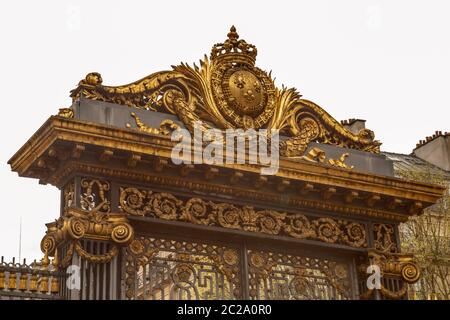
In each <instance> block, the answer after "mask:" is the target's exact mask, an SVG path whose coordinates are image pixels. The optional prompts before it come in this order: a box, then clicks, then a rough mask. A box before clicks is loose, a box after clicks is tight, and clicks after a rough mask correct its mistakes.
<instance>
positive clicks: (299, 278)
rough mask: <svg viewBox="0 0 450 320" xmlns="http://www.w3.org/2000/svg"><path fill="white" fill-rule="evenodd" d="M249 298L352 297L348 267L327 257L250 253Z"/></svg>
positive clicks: (312, 298) (340, 298)
mask: <svg viewBox="0 0 450 320" xmlns="http://www.w3.org/2000/svg"><path fill="white" fill-rule="evenodd" d="M247 254H248V261H249V267H250V268H249V288H250V290H249V293H250V298H251V299H258V300H272V299H278V300H279V299H283V300H284V299H287V300H294V299H295V300H297V299H299V300H304V299H307V300H316V299H321V300H346V299H350V298H352V292H351V286H350V283H351V282H350V268H349V264H347V263H343V262H337V261H332V260H329V259H326V258H311V257H305V256H298V255H290V254H282V253H274V252H265V251H254V250H249V251H248V252H247Z"/></svg>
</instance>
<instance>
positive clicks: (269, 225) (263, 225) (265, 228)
mask: <svg viewBox="0 0 450 320" xmlns="http://www.w3.org/2000/svg"><path fill="white" fill-rule="evenodd" d="M257 213H258V221H259V226H260V230H261V232H264V233H268V234H273V235H275V234H279V233H280V230H281V227H282V219H284V217H285V216H286V214H285V213H280V212H276V211H273V210H263V211H258V212H257Z"/></svg>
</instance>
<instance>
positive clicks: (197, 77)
mask: <svg viewBox="0 0 450 320" xmlns="http://www.w3.org/2000/svg"><path fill="white" fill-rule="evenodd" d="M256 55H257V49H256V47H255V46H254V45H252V44H249V43H247V42H246V41H245V40H242V39H239V35H238V34H237V32H236V28H235V27H234V26H233V27H232V28H231V29H230V32H229V33H228V38H227V39H226V40H225V41H224V42H223V43H218V44H215V45H214V46H213V48H212V50H211V55H210V58H208V57H206V56H205V57H204V59H203V60H201V61H200V66H196V65H195V64H194V66H193V67H191V66H189V65H187V64H184V63H182V64H180V65H178V66H174V67H173V70H172V71H162V72H157V73H154V74H152V75H149V76H148V77H145V78H143V79H141V80H138V81H136V82H133V83H130V84H128V85H123V86H115V87H112V86H104V85H103V79H102V77H101V75H100V74H99V73H95V72H93V73H90V74H88V75H87V76H86V78H85V79H84V80H82V81H80V83H79V85H78V87H77V88H76V89H74V90H72V91H71V97H72V99H73V100H74V101H75V100H77V99H80V98H81V97H84V98H87V99H92V100H99V101H106V102H112V103H116V104H121V105H127V106H130V107H135V108H139V109H144V110H152V111H158V112H165V113H170V114H174V115H176V116H177V117H178V118H179V119H180V121H181V122H182V123H183V124H184V125H185V126H186V128H187V129H188V130H190V131H191V132H193V130H194V123H195V122H196V121H201V123H202V128H201V129H202V130H207V129H212V128H217V129H221V130H225V129H231V128H242V129H250V128H252V129H269V130H270V129H275V130H280V133H281V134H282V135H284V136H285V137H286V139H284V141H283V142H282V143H281V148H280V150H281V154H282V155H283V156H286V157H294V156H301V155H303V153H304V152H305V150H306V148H307V146H308V143H310V142H313V141H315V142H321V143H326V144H334V145H338V146H341V147H345V148H350V149H358V150H363V151H368V152H373V153H379V151H380V150H379V147H380V145H381V143H380V142H378V141H375V140H374V134H373V132H372V131H370V130H368V129H363V130H361V131H360V132H359V133H358V134H354V133H352V132H350V131H349V130H347V129H346V128H345V127H344V126H343V125H342V124H341V123H339V122H338V121H336V120H335V119H334V118H333V117H331V116H330V115H329V114H328V113H327V112H325V111H324V110H323V109H322V108H321V107H319V106H318V105H316V104H314V103H313V102H311V101H308V100H305V99H301V95H300V94H299V93H298V92H297V91H296V90H295V89H294V88H291V89H287V88H284V87H283V88H282V89H281V90H280V89H278V88H276V87H275V84H274V80H273V79H272V77H271V74H270V73H266V72H265V71H263V70H261V69H259V68H258V67H256V66H255V61H256ZM136 120H137V119H136ZM140 128H141V130H142V128H146V126H145V124H143V123H142V124H141V126H140ZM144 131H145V129H144Z"/></svg>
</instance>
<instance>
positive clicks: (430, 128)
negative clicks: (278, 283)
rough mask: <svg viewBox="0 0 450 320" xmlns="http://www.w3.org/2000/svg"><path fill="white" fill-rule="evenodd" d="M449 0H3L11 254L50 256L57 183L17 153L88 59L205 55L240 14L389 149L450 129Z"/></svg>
mask: <svg viewBox="0 0 450 320" xmlns="http://www.w3.org/2000/svg"><path fill="white" fill-rule="evenodd" d="M449 15H450V2H449V1H411V0H409V1H374V0H372V1H367V0H366V1H364V0H355V1H342V0H341V1H335V0H334V1H333V0H332V1H317V0H315V1H281V0H276V1H275V0H271V1H243V0H239V1H230V0H227V1H221V2H219V1H186V0H183V1H146V2H144V1H130V0H128V1H120V2H118V1H111V0H110V1H95V2H94V1H61V0H59V1H42V0H41V1H20V0H15V1H5V2H2V4H1V7H0V34H1V38H0V39H1V49H0V58H1V59H0V70H1V72H0V90H1V96H2V98H1V107H0V115H1V119H2V123H1V125H0V132H1V137H2V138H1V149H0V150H1V151H0V181H1V182H0V204H1V209H0V215H1V216H0V225H1V229H0V255H5V257H6V258H7V259H10V258H11V257H12V256H18V242H19V241H18V239H19V217H20V216H22V219H23V239H22V257H27V258H38V257H39V258H40V257H41V253H40V250H39V242H40V240H41V238H42V236H43V235H44V231H45V225H44V224H45V223H46V222H51V221H53V220H54V219H55V218H57V216H58V212H59V211H58V210H59V191H58V190H57V189H56V188H54V187H52V186H41V185H39V184H38V182H37V181H35V180H31V179H25V178H18V177H17V175H16V173H13V172H11V171H10V167H9V166H8V165H7V164H6V162H7V161H8V159H9V158H10V157H11V156H12V155H13V154H14V152H15V151H16V150H18V149H19V147H21V146H22V145H23V144H24V143H25V142H26V141H27V139H28V138H29V137H30V136H31V135H32V134H33V133H34V132H35V131H36V130H37V129H38V128H39V127H40V126H41V125H42V124H43V123H44V121H45V120H46V119H47V118H48V117H49V116H50V115H52V114H55V113H57V111H58V108H60V107H63V106H64V107H66V106H69V105H70V103H71V101H70V99H69V91H70V90H71V89H73V88H74V87H75V85H76V84H77V83H78V81H79V80H81V79H82V78H83V77H84V76H85V74H86V73H88V72H91V71H98V72H100V73H101V74H102V76H103V80H104V84H106V85H120V84H125V83H129V82H132V81H135V80H137V79H140V78H142V77H144V76H146V75H148V74H150V73H153V72H155V71H160V70H167V69H169V67H170V66H171V65H173V64H177V63H179V62H181V61H184V62H189V63H192V62H197V61H198V60H199V59H200V58H202V57H203V54H205V53H206V54H209V51H210V48H211V46H212V45H213V44H214V43H217V42H222V41H223V40H225V38H226V34H227V32H228V29H229V27H230V26H231V24H235V25H236V27H237V31H238V33H239V35H240V36H241V37H242V38H244V39H246V40H247V41H248V42H250V43H253V44H255V45H256V46H257V48H258V57H257V65H258V66H259V67H261V68H262V69H266V70H273V75H274V76H275V77H276V79H277V80H276V83H277V85H278V86H281V84H285V85H287V86H294V87H296V88H297V89H298V90H299V91H300V93H302V94H303V97H305V98H306V99H309V100H312V101H314V102H316V103H318V104H319V105H320V106H322V107H323V108H324V109H325V110H327V111H328V112H329V113H330V114H331V115H332V116H334V117H335V118H336V119H338V120H342V119H348V118H362V119H366V120H367V122H366V125H367V127H369V128H370V129H372V130H374V131H375V134H376V138H377V139H379V140H381V141H382V142H383V146H382V149H383V150H386V151H394V152H401V153H409V152H410V151H411V150H412V149H413V147H414V146H415V143H416V142H417V141H418V140H419V139H423V138H425V136H427V135H431V134H432V133H433V132H434V131H435V130H442V131H450V125H449V116H450V111H449V110H450V108H449V107H450V103H449V99H450V98H449V89H450V86H449V85H450V78H449V77H450V59H449V58H450V55H449V53H450V41H449V32H450V19H449Z"/></svg>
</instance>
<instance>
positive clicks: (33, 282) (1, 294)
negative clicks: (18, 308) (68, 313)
mask: <svg viewBox="0 0 450 320" xmlns="http://www.w3.org/2000/svg"><path fill="white" fill-rule="evenodd" d="M53 268H54V267H53V265H52V264H49V263H48V261H47V262H46V261H45V260H44V261H43V262H36V261H34V262H33V263H31V264H27V263H26V260H25V259H24V260H23V262H22V263H20V262H16V261H15V258H13V260H12V262H9V263H8V262H5V260H4V257H2V258H1V260H0V300H5V299H6V300H12V299H14V300H15V299H20V300H44V299H61V296H60V295H59V288H60V283H61V280H62V279H63V278H64V277H65V274H64V273H61V272H58V271H55V270H53Z"/></svg>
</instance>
